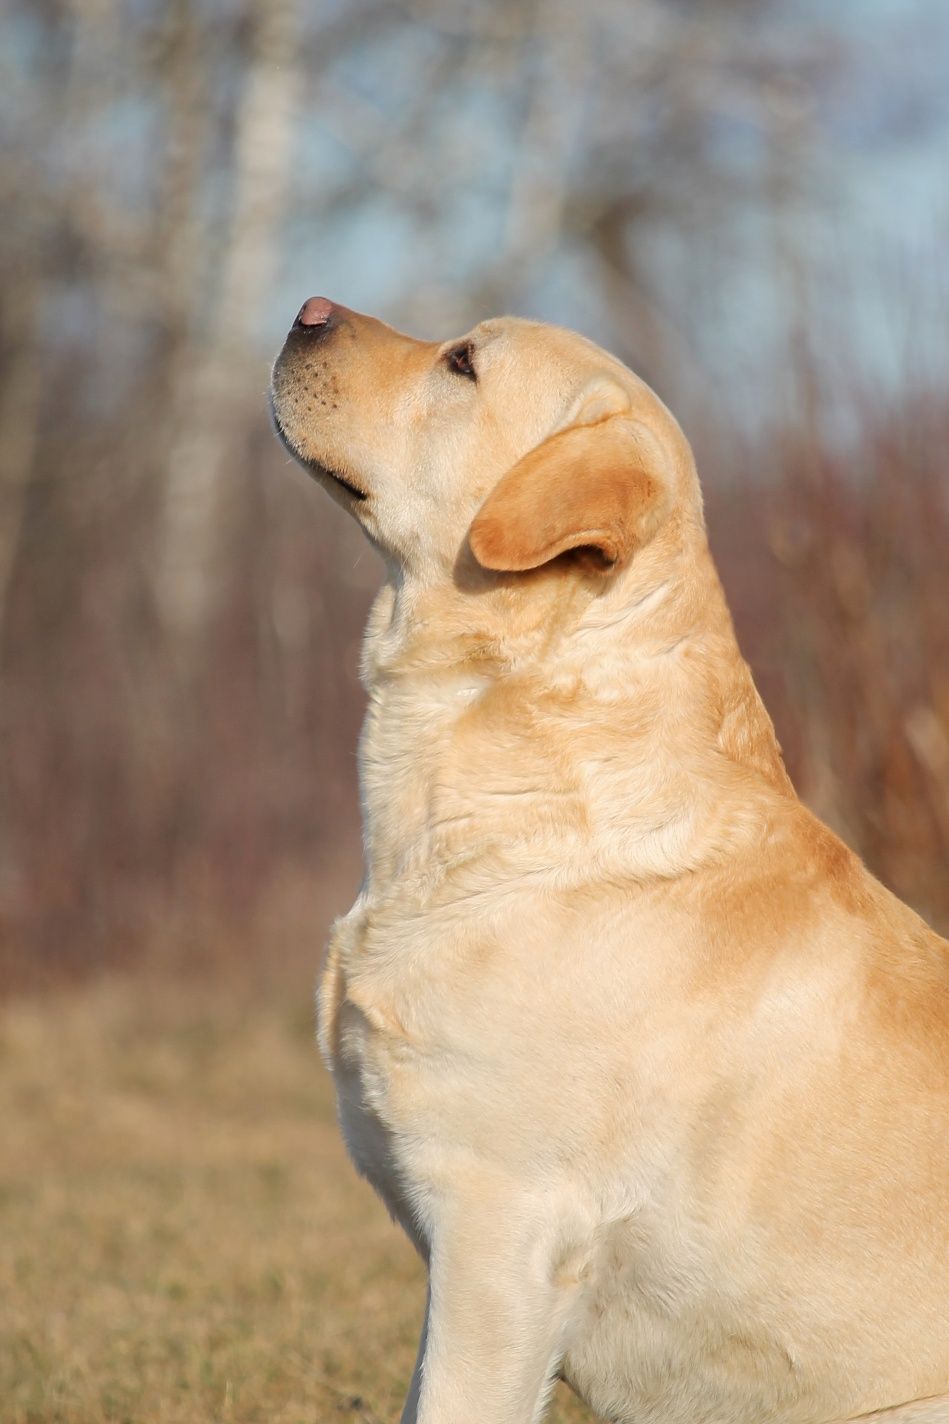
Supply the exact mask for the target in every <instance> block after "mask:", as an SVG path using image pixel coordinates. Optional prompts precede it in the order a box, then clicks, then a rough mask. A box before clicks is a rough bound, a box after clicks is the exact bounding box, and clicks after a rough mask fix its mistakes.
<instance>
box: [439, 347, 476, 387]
mask: <svg viewBox="0 0 949 1424" xmlns="http://www.w3.org/2000/svg"><path fill="white" fill-rule="evenodd" d="M473 355H474V350H473V348H472V346H471V343H470V342H469V341H465V342H464V343H463V344H462V345H461V346H456V347H454V349H453V350H451V351H449V353H448V355H447V356H446V357H445V360H446V361H447V362H448V369H449V370H450V371H454V372H455V374H456V375H458V376H467V377H468V379H469V380H471V381H476V380H477V379H478V376H477V373H476V371H475V368H474V363H473V362H472V359H471V358H472V356H473Z"/></svg>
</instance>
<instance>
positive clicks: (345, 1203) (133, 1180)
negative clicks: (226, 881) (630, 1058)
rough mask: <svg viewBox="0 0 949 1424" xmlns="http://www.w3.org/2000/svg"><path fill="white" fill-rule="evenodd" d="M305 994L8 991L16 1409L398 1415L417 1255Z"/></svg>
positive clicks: (3, 1194)
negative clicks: (363, 1160)
mask: <svg viewBox="0 0 949 1424" xmlns="http://www.w3.org/2000/svg"><path fill="white" fill-rule="evenodd" d="M293 987H294V989H296V988H297V987H298V986H297V983H296V981H295V982H294V986H293ZM308 990H309V986H308V985H303V984H302V981H301V983H300V986H299V994H298V995H297V994H296V993H294V994H293V995H292V997H291V995H290V994H289V993H288V989H287V986H284V988H283V989H282V990H281V995H282V997H281V996H280V995H277V996H275V995H274V993H273V992H272V991H271V990H269V989H266V988H261V987H259V986H258V987H257V988H256V989H254V988H251V987H250V986H247V985H244V986H243V987H241V988H235V987H234V985H233V983H231V984H230V985H229V986H228V987H227V988H226V989H219V990H217V991H213V990H211V989H209V988H207V987H193V986H187V987H184V986H181V985H179V986H177V987H171V986H169V985H167V984H162V983H161V982H160V981H156V982H154V983H153V982H150V981H149V980H147V979H143V978H139V979H136V980H115V981H110V982H104V983H100V984H98V985H96V986H92V987H86V988H80V989H75V988H74V989H69V990H57V991H55V992H51V993H48V994H46V995H45V996H43V997H37V998H29V999H27V998H20V999H12V1000H8V1001H7V1002H6V1004H5V1005H3V1006H0V1124H2V1129H0V1132H2V1149H0V1420H2V1421H3V1424H39V1421H43V1424H105V1421H109V1424H113V1421H114V1424H144V1421H147V1424H197V1421H222V1424H224V1421H227V1424H256V1421H264V1420H266V1421H268V1424H291V1421H292V1424H310V1421H340V1422H341V1424H349V1421H361V1424H370V1421H371V1424H376V1421H380V1424H381V1421H394V1420H397V1419H398V1417H399V1410H400V1407H401V1394H402V1391H403V1389H404V1387H405V1384H406V1381H407V1378H408V1376H409V1373H410V1371H411V1367H412V1362H413V1359H414V1354H415V1334H416V1329H417V1324H418V1320H419V1318H420V1314H421V1307H422V1291H423V1285H422V1281H423V1277H422V1271H421V1268H420V1266H419V1264H418V1262H417V1261H416V1260H415V1258H414V1255H413V1253H412V1251H411V1250H410V1249H409V1247H408V1246H407V1244H406V1243H405V1242H404V1241H403V1239H402V1237H401V1235H400V1233H399V1232H398V1231H397V1230H396V1228H395V1227H393V1226H392V1225H391V1224H390V1222H389V1220H388V1218H387V1216H386V1214H385V1212H384V1211H383V1209H382V1207H381V1206H380V1204H379V1203H378V1202H377V1201H376V1199H375V1197H374V1196H373V1195H372V1193H371V1192H370V1191H369V1189H368V1188H367V1187H366V1186H365V1185H364V1184H363V1183H361V1182H359V1181H358V1180H357V1179H356V1177H355V1175H354V1173H353V1172H352V1170H351V1168H350V1166H349V1164H348V1162H347V1160H346V1158H345V1155H344V1152H343V1149H342V1145H341V1142H340V1139H339V1135H338V1132H337V1129H336V1124H335V1120H334V1114H333V1106H332V1098H331V1092H330V1086H329V1082H328V1079H327V1077H326V1074H325V1073H324V1071H323V1069H322V1066H321V1065H320V1063H319V1059H318V1057H317V1054H316V1051H315V1048H314V1045H313V1025H312V1013H311V1007H310V1003H309V1000H308ZM588 1417H589V1416H588V1415H587V1414H586V1413H585V1412H584V1411H582V1410H581V1409H580V1408H579V1407H578V1406H577V1404H576V1403H575V1401H573V1400H572V1398H571V1397H569V1395H568V1393H567V1392H566V1391H565V1390H561V1393H559V1394H558V1396H557V1401H556V1405H555V1408H554V1410H553V1411H552V1418H553V1419H554V1420H556V1421H557V1424H567V1421H579V1420H581V1419H586V1418H588Z"/></svg>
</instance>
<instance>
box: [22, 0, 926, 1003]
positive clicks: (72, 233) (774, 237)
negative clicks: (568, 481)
mask: <svg viewBox="0 0 949 1424" xmlns="http://www.w3.org/2000/svg"><path fill="white" fill-rule="evenodd" d="M947 62H949V7H947V6H946V5H945V4H944V3H943V0H838V3H836V4H835V5H833V6H828V5H827V4H825V3H822V0H773V3H768V0H703V3H702V4H697V3H692V4H690V3H687V2H686V0H584V3H583V4H577V3H575V0H503V3H484V4H471V3H470V0H467V2H466V3H463V2H462V0H323V3H321V4H317V5H315V6H314V5H313V4H311V3H307V0H6V3H5V5H4V7H3V14H2V19H0V119H2V139H0V202H2V207H3V212H4V221H3V223H2V226H0V279H2V292H3V295H2V309H0V363H2V364H0V466H2V482H0V501H2V513H0V658H2V706H0V738H2V782H0V787H2V808H0V936H2V961H0V974H2V982H3V983H4V984H6V985H8V986H9V985H29V984H42V983H47V982H50V981H54V980H58V979H61V978H62V977H63V976H70V977H72V976H76V975H80V974H87V973H88V972H89V971H90V970H98V969H102V968H104V967H114V966H122V967H124V966H133V965H136V964H143V963H146V962H147V963H149V964H151V965H155V964H156V963H157V964H160V965H167V966H169V967H173V968H174V969H175V970H176V971H178V970H180V969H182V968H183V967H185V966H198V965H203V966H206V967H207V966H211V967H212V968H213V971H214V972H215V973H220V972H221V970H222V969H223V968H224V967H225V966H226V965H237V964H256V965H258V966H261V965H265V966H266V965H269V966H271V967H272V966H276V967H277V971H278V972H284V967H285V966H290V965H292V966H294V968H293V972H294V973H296V972H298V968H299V966H305V970H306V974H307V975H308V976H310V977H312V973H313V972H314V971H315V968H316V966H317V964H318V960H319V955H320V951H321V947H322V943H323V939H324V935H325V931H326V926H327V923H328V921H329V919H330V918H331V917H332V915H333V914H335V913H338V912H339V911H341V910H343V909H345V908H346V907H347V906H348V904H349V903H350V901H351V898H352V895H353V892H354V890H355V888H356V885H357V883H358V879H359V873H360V866H359V849H358V824H357V807H356V784H355V744H356V733H357V727H358V723H359V720H360V715H361V707H362V697H361V693H360V690H359V687H358V684H357V680H356V676H355V667H356V657H357V647H358V641H359V636H360V631H361V627H362V623H363V619H364V615H365V612H366V608H367V603H368V600H369V598H370V596H371V594H372V592H373V590H374V589H375V587H376V585H377V582H378V579H379V574H380V570H379V568H378V567H377V564H376V562H375V557H374V555H373V554H372V553H371V551H370V550H369V549H368V547H367V546H366V545H365V544H364V542H363V540H362V538H361V537H360V535H359V534H358V531H357V530H356V529H355V527H354V526H350V524H349V523H348V522H347V521H346V519H345V516H343V515H342V514H341V513H340V512H339V511H338V510H336V509H335V507H333V506H332V505H331V503H330V501H328V500H327V499H325V498H324V497H322V496H321V494H320V492H319V491H318V490H317V489H315V488H314V487H312V486H311V485H309V484H308V482H307V480H306V477H305V476H304V475H303V474H302V472H301V471H299V470H298V469H296V468H295V467H292V466H291V465H290V464H289V463H288V461H287V459H286V457H285V455H284V454H283V453H282V451H281V450H280V449H279V448H278V446H277V443H276V441H275V439H274V438H273V437H272V435H271V433H270V429H269V423H268V416H267V409H266V398H265V392H266V389H267V383H268V368H269V363H270V362H271V360H272V358H273V355H274V354H275V352H276V350H277V349H278V347H279V345H280V343H281V341H282V338H283V333H284V331H285V330H286V328H287V327H288V325H289V323H290V322H291V320H292V319H293V316H294V314H295V312H296V310H297V308H298V307H299V305H300V303H301V301H302V300H303V299H304V298H305V297H306V296H308V295H310V294H312V293H322V294H326V295H328V296H330V297H332V298H334V299H335V300H338V301H341V302H344V303H346V304H348V305H350V306H353V307H356V308H358V309H362V310H367V311H371V312H373V313H375V314H378V315H380V316H382V317H384V318H386V319H387V320H389V321H391V322H393V323H395V324H397V325H400V326H403V327H405V328H406V329H408V330H410V331H411V332H413V333H414V334H417V335H422V336H428V337H438V338H439V339H441V338H447V337H448V336H450V335H453V334H460V333H461V332H463V331H464V330H465V328H466V327H467V326H468V325H469V324H471V323H472V322H474V321H476V320H477V319H479V318H481V317H483V316H486V315H490V314H494V313H497V312H501V311H505V310H508V311H515V312H518V313H521V314H525V315H529V316H534V317H540V318H543V319H546V320H551V321H556V322H561V323H563V324H566V325H570V326H576V327H578V328H579V329H581V330H582V331H584V332H585V333H587V334H588V335H590V336H592V337H593V338H594V339H596V340H597V341H599V342H601V343H603V344H605V345H606V346H608V347H610V348H611V349H612V350H614V351H616V352H617V353H618V354H619V355H620V356H621V357H623V358H624V359H625V360H627V361H628V362H629V363H630V364H631V365H632V366H634V367H635V369H637V370H638V371H639V372H640V373H641V374H642V375H644V376H645V377H646V379H647V380H649V381H650V382H651V383H652V384H653V385H654V386H655V387H656V388H657V389H658V391H659V392H660V394H661V395H662V396H663V398H664V399H665V400H666V401H667V403H668V404H670V405H671V406H672V408H673V409H674V410H675V411H676V413H677V414H678V415H679V417H680V419H681V421H682V423H683V425H684V426H685V429H686V431H687V433H688V434H689V435H690V437H691V439H692V441H693V443H694V445H695V448H696V452H697V457H698V462H699V469H700V472H701V474H702V477H703V480H704V486H705V490H706V498H707V507H708V518H709V525H710V532H711V539H712V543H713V546H714V549H715V551H716V554H717V556H718V559H719V563H720V566H721V570H722V574H723V578H724V581H725V583H726V586H727V589H728V592H729V595H730V598H731V602H732V606H733V609H734V612H735V617H736V622H737V626H738V632H739V637H740V640H741V643H742V646H743V648H744V650H745V652H746V655H747V656H748V657H749V658H750V660H751V662H752V665H753V667H754V671H755V674H756V676H757V679H758V682H759V685H760V687H761V688H762V691H763V693H764V696H765V698H766V701H767V703H768V705H769V708H770V710H771V712H772V714H773V716H774V718H775V721H776V723H777V727H778V732H779V735H780V738H781V741H782V743H783V745H784V748H785V752H786V755H787V759H788V763H789V766H790V769H791V772H792V775H793V777H794V779H795V782H796V784H797V786H798V788H799V790H800V792H801V794H802V795H803V797H804V798H805V799H806V800H807V801H808V802H809V803H810V805H811V806H813V807H814V808H815V809H816V810H817V811H818V812H819V813H820V814H821V815H822V816H824V817H825V818H826V819H828V820H829V821H830V822H831V824H832V825H833V826H834V827H835V828H837V829H838V830H839V831H840V832H841V833H842V834H843V835H844V836H845V837H846V838H847V840H848V841H849V842H850V843H851V844H852V845H854V846H855V847H856V848H857V849H858V850H859V851H860V853H861V854H862V855H863V856H864V857H865V858H866V859H867V860H868V862H869V863H870V865H871V867H872V868H873V869H874V870H875V871H876V873H877V874H878V875H880V876H881V877H882V878H883V880H884V881H885V882H886V883H887V884H888V885H890V886H891V887H892V888H893V889H894V890H895V891H897V893H898V894H900V895H901V896H903V897H905V898H907V899H908V900H909V901H911V902H912V903H913V904H914V905H915V906H916V907H917V908H919V909H920V910H921V911H922V912H923V913H925V914H926V915H928V916H929V917H930V918H931V919H932V920H934V922H935V923H936V924H937V925H940V926H941V927H942V929H943V931H945V930H946V929H947V928H949V875H947V859H949V856H947V852H949V576H947V564H949V492H947V474H946V454H947V447H949V264H947V262H946V244H947V222H949V168H947V155H949V86H947V85H946V82H945V75H946V72H947ZM307 982H308V981H307Z"/></svg>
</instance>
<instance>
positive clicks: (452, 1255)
mask: <svg viewBox="0 0 949 1424" xmlns="http://www.w3.org/2000/svg"><path fill="white" fill-rule="evenodd" d="M573 1255H574V1253H573V1252H572V1251H570V1249H569V1247H567V1246H565V1239H564V1233H563V1231H562V1229H560V1228H559V1227H558V1224H557V1221H556V1219H555V1218H552V1217H551V1215H550V1213H549V1209H548V1210H545V1209H544V1206H543V1204H542V1203H540V1202H538V1201H537V1200H536V1199H535V1200H532V1201H530V1202H526V1201H524V1200H523V1199H521V1200H518V1198H517V1194H516V1193H512V1192H510V1191H503V1190H493V1191H490V1190H485V1189H484V1188H483V1186H482V1188H481V1189H479V1190H478V1191H477V1193H474V1192H466V1193H464V1194H463V1195H461V1196H459V1195H457V1194H453V1195H452V1197H451V1199H450V1201H449V1202H447V1203H446V1204H444V1206H442V1207H440V1208H439V1210H438V1212H437V1218H436V1220H435V1221H434V1222H433V1229H432V1232H431V1257H430V1262H429V1297H428V1306H427V1309H426V1317H425V1327H424V1330H423V1334H422V1342H421V1345H420V1346H419V1355H418V1363H417V1364H416V1367H415V1375H414V1376H413V1380H412V1386H411V1388H410V1391H409V1397H408V1400H407V1402H406V1406H405V1410H404V1413H403V1415H402V1424H535V1421H537V1420H539V1419H540V1417H541V1414H542V1412H543V1408H544V1404H545V1403H546V1400H547V1396H548V1392H549V1388H550V1384H551V1381H552V1378H553V1375H554V1371H555V1370H556V1367H557V1365H558V1362H559V1360H560V1357H561V1355H562V1353H563V1349H564V1344H565V1336H566V1331H567V1326H568V1322H569V1317H570V1311H571V1306H572V1303H573V1301H574V1298H575V1291H576V1288H577V1279H578V1277H577V1273H576V1272H575V1271H574V1270H573V1269H571V1268H570V1267H568V1268H567V1269H564V1264H565V1261H566V1259H567V1258H568V1257H571V1256H573Z"/></svg>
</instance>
